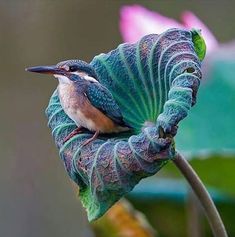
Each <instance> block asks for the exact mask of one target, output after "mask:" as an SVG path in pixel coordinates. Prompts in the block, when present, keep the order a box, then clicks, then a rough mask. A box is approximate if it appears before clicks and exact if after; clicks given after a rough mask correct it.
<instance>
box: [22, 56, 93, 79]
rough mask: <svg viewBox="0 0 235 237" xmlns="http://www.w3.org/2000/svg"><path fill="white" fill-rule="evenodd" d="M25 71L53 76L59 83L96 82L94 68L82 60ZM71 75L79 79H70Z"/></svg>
mask: <svg viewBox="0 0 235 237" xmlns="http://www.w3.org/2000/svg"><path fill="white" fill-rule="evenodd" d="M26 71H29V72H37V73H43V74H53V75H54V77H55V78H57V79H58V80H59V82H60V83H71V81H74V80H76V79H77V80H82V79H83V80H88V81H97V74H96V72H95V70H94V68H93V67H92V66H91V65H90V64H89V63H87V62H84V61H82V60H77V59H73V60H67V61H62V62H59V63H57V64H56V65H52V66H36V67H29V68H26ZM71 74H75V75H78V76H79V77H71V76H70V75H71Z"/></svg>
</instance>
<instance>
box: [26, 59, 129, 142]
mask: <svg viewBox="0 0 235 237" xmlns="http://www.w3.org/2000/svg"><path fill="white" fill-rule="evenodd" d="M26 70H27V71H30V72H37V73H44V74H53V75H54V77H55V78H57V79H58V82H59V84H58V87H57V90H58V96H59V99H60V103H61V106H62V108H63V110H64V112H65V113H66V114H67V115H68V116H69V117H70V118H71V119H72V120H73V121H74V122H75V124H76V125H77V128H76V129H75V130H73V131H72V132H71V133H70V134H69V135H68V136H66V137H65V139H64V143H65V142H66V141H68V140H69V139H70V138H72V137H73V136H74V135H76V134H78V133H81V132H82V130H83V128H86V129H88V130H89V131H92V132H94V135H93V136H92V137H91V138H90V139H88V140H86V141H85V142H84V143H83V145H87V144H89V143H90V142H91V141H93V140H94V139H96V138H97V136H98V135H99V133H119V132H124V131H128V130H130V129H131V126H130V125H128V124H127V123H126V122H125V121H124V120H123V116H122V113H121V110H120V108H119V106H118V104H117V102H116V101H115V99H114V98H113V96H112V94H111V92H110V91H109V90H108V89H107V88H106V87H105V86H103V85H102V84H101V83H99V81H98V75H97V74H96V72H95V70H94V68H93V67H92V66H91V65H90V64H89V63H86V62H84V61H82V60H67V61H62V62H59V63H58V64H56V65H52V66H36V67H30V68H26Z"/></svg>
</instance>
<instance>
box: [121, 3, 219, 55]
mask: <svg viewBox="0 0 235 237" xmlns="http://www.w3.org/2000/svg"><path fill="white" fill-rule="evenodd" d="M181 21H182V23H179V22H177V21H176V20H174V19H171V18H169V17H165V16H162V15H160V14H159V13H157V12H153V11H150V10H148V9H146V8H144V7H142V6H140V5H132V6H123V7H122V8H121V10H120V31H121V33H122V36H123V39H124V41H125V42H131V43H133V42H136V41H137V40H139V39H140V38H141V37H142V36H144V35H147V34H151V33H155V34H159V33H161V32H163V31H165V30H167V29H169V28H174V27H177V28H186V29H192V28H197V29H201V30H202V35H203V37H204V39H205V41H206V45H207V52H211V51H212V50H213V49H215V48H217V46H218V41H217V40H216V38H215V36H214V35H213V34H212V32H211V31H210V30H209V29H208V28H207V26H206V25H205V24H204V23H203V22H202V21H201V20H200V19H199V18H197V17H196V16H195V15H194V14H193V13H192V12H190V11H185V12H183V13H182V15H181Z"/></svg>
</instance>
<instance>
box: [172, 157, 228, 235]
mask: <svg viewBox="0 0 235 237" xmlns="http://www.w3.org/2000/svg"><path fill="white" fill-rule="evenodd" d="M173 161H174V163H175V165H176V166H177V167H178V169H179V170H180V171H181V173H182V174H183V175H184V177H185V178H186V179H187V181H188V182H189V184H190V185H191V187H192V189H193V191H194V192H195V194H196V196H197V197H198V199H199V201H200V203H201V205H202V206H203V209H204V211H205V214H206V216H207V219H208V221H209V223H210V226H211V229H212V231H213V234H214V236H215V237H228V234H227V232H226V230H225V227H224V224H223V221H222V219H221V217H220V215H219V213H218V211H217V209H216V207H215V204H214V202H213V201H212V199H211V197H210V195H209V193H208V191H207V190H206V188H205V186H204V185H203V183H202V181H201V180H200V178H199V177H198V175H197V174H196V172H195V171H194V170H193V168H192V167H191V166H190V164H189V163H188V162H187V161H186V160H185V159H184V158H183V156H182V155H180V154H179V153H177V154H176V156H175V159H174V160H173Z"/></svg>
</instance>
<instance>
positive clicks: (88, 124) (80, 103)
mask: <svg viewBox="0 0 235 237" xmlns="http://www.w3.org/2000/svg"><path fill="white" fill-rule="evenodd" d="M58 92H59V98H60V102H61V105H62V107H63V109H64V111H65V113H66V114H67V115H68V116H69V117H70V118H71V119H72V120H73V121H74V122H75V123H76V124H77V125H78V126H82V127H85V128H87V129H89V130H90V131H99V132H101V133H113V132H121V131H125V130H128V129H127V128H124V127H121V126H119V125H118V124H116V123H115V122H113V120H112V119H110V118H109V117H107V116H106V115H105V114H104V113H102V112H101V111H100V110H98V109H97V108H95V107H94V106H93V105H92V104H91V103H90V102H89V100H88V98H87V97H86V95H85V94H84V93H81V94H78V92H77V90H76V88H74V86H73V84H72V83H71V84H64V85H59V86H58Z"/></svg>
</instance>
